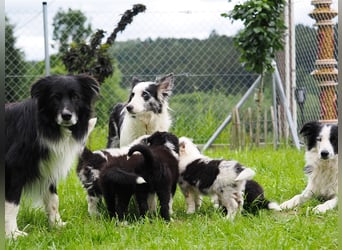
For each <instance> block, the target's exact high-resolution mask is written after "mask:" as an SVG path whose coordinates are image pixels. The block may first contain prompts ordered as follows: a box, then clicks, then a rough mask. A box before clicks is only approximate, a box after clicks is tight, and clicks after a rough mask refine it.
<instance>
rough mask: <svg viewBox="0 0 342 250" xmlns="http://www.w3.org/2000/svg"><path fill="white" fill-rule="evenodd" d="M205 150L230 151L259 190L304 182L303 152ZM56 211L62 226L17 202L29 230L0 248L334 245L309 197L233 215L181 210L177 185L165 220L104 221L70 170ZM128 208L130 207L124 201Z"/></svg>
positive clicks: (331, 227)
mask: <svg viewBox="0 0 342 250" xmlns="http://www.w3.org/2000/svg"><path fill="white" fill-rule="evenodd" d="M206 154H207V155H209V156H211V157H217V158H221V157H224V158H230V159H236V160H239V161H240V162H241V163H243V164H245V165H247V166H250V167H252V168H253V169H255V170H256V171H257V175H256V177H255V179H256V180H257V181H258V182H260V183H261V184H262V185H263V186H264V189H265V194H266V196H267V197H268V198H269V199H271V200H275V201H278V202H282V201H284V200H286V199H289V198H291V197H292V196H293V195H295V194H298V193H299V192H301V191H302V190H303V188H304V187H305V178H304V175H303V172H302V168H303V166H304V160H303V152H302V151H301V152H299V151H297V150H296V149H293V148H283V149H279V150H277V151H274V150H273V149H271V148H258V149H253V150H245V151H239V152H237V151H230V150H229V149H228V148H219V149H215V150H213V149H210V150H208V152H207V153H206ZM59 198H60V213H61V216H62V218H63V219H64V220H65V221H67V222H68V224H67V225H66V227H64V228H50V227H49V226H48V222H47V219H46V216H45V214H44V212H43V211H41V210H37V209H31V208H29V207H28V205H26V204H23V205H22V206H21V210H20V212H19V218H18V225H19V228H20V229H23V228H24V227H25V225H27V224H29V226H28V227H26V228H25V231H26V232H28V233H29V236H28V237H25V238H19V239H18V240H17V241H9V240H7V241H6V248H7V249H25V250H27V249H72V250H74V249H295V250H297V249H337V246H338V240H337V238H338V237H337V234H338V230H337V223H338V212H337V210H334V211H329V212H327V213H326V214H324V215H315V214H312V213H311V212H310V211H311V210H310V208H312V207H313V206H315V205H316V204H318V201H315V200H312V201H310V202H308V203H306V204H305V205H302V206H300V207H299V208H297V209H296V210H295V211H286V212H271V211H266V210H262V211H260V213H259V214H258V215H257V216H251V215H247V216H245V215H238V216H237V217H236V218H235V221H234V222H232V223H231V222H229V221H227V220H225V219H224V218H223V215H222V214H221V212H220V211H217V210H215V209H214V208H213V207H212V206H211V203H210V201H209V199H208V198H205V199H204V203H203V206H202V207H201V209H200V210H199V211H197V212H196V213H195V214H192V215H187V214H186V213H185V201H184V198H183V196H182V194H181V193H180V191H179V190H178V191H177V193H176V196H175V201H174V214H173V216H172V217H173V221H172V222H170V223H166V222H164V221H163V220H162V219H160V218H158V217H150V218H145V219H134V217H130V218H128V223H127V224H124V223H117V222H116V221H114V220H113V221H111V220H109V219H108V217H107V216H106V215H105V213H104V215H103V216H102V217H100V218H90V217H89V215H88V212H87V202H86V193H85V191H84V190H83V189H82V187H81V184H80V181H79V180H78V179H77V177H76V174H75V170H73V171H72V172H71V173H70V175H69V176H68V178H67V180H65V181H63V182H61V183H60V185H59ZM130 211H131V212H132V213H134V211H135V206H134V205H132V206H131V207H130Z"/></svg>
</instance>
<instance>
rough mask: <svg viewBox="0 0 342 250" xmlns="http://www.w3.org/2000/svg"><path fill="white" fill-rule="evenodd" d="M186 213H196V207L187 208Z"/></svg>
mask: <svg viewBox="0 0 342 250" xmlns="http://www.w3.org/2000/svg"><path fill="white" fill-rule="evenodd" d="M186 213H187V214H193V213H195V209H188V210H186Z"/></svg>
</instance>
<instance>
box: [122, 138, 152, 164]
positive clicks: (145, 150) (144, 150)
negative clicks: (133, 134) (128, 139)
mask: <svg viewBox="0 0 342 250" xmlns="http://www.w3.org/2000/svg"><path fill="white" fill-rule="evenodd" d="M134 152H140V153H141V154H142V155H143V157H144V160H145V164H144V165H145V166H146V167H151V166H152V168H153V166H154V157H153V154H152V151H151V150H150V149H149V147H148V146H146V145H143V144H137V145H134V146H132V147H131V148H130V149H129V151H128V154H127V155H128V156H129V157H130V156H132V154H133V153H134Z"/></svg>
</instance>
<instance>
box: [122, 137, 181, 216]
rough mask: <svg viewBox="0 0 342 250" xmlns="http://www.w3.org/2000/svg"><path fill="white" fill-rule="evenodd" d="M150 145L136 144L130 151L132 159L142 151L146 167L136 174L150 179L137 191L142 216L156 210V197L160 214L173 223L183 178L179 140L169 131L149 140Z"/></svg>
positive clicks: (147, 140) (139, 169)
mask: <svg viewBox="0 0 342 250" xmlns="http://www.w3.org/2000/svg"><path fill="white" fill-rule="evenodd" d="M146 142H147V145H143V144H137V145H134V146H133V147H131V148H130V150H129V152H128V156H130V157H133V156H135V154H134V153H135V152H140V153H141V155H142V157H143V159H144V164H143V166H142V167H140V168H138V169H136V171H135V172H136V173H137V174H138V175H139V176H141V177H143V178H144V180H146V184H143V185H140V186H139V187H138V188H137V190H136V198H137V202H138V205H139V210H140V215H142V216H143V215H145V214H146V212H147V211H148V209H150V210H155V209H156V208H155V203H154V202H155V199H154V195H155V194H156V195H157V197H158V200H159V205H160V215H161V217H162V218H164V219H165V220H167V221H169V220H170V214H172V204H173V196H174V195H175V192H176V188H177V182H178V177H179V170H178V157H179V142H178V138H177V137H176V136H175V135H173V134H171V133H168V132H155V133H153V134H152V135H151V136H150V137H148V138H147V139H146Z"/></svg>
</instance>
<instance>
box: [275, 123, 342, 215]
mask: <svg viewBox="0 0 342 250" xmlns="http://www.w3.org/2000/svg"><path fill="white" fill-rule="evenodd" d="M300 134H302V135H303V136H304V140H305V144H306V151H305V162H306V163H305V167H304V173H305V174H306V176H307V177H308V183H307V186H306V188H305V189H304V191H303V192H302V193H301V194H298V195H295V196H294V197H293V198H292V199H290V200H288V201H285V202H284V203H282V204H281V205H280V207H281V208H282V209H291V208H294V207H296V206H299V205H300V204H302V203H304V202H306V201H308V200H309V199H311V198H312V197H316V198H319V199H320V200H323V201H324V203H322V204H319V205H317V206H316V207H314V208H313V212H314V213H325V212H326V211H328V210H331V209H334V208H335V207H336V206H337V201H338V198H337V192H338V126H337V125H335V124H322V123H320V122H317V121H312V122H308V123H306V124H304V126H303V128H302V129H301V131H300Z"/></svg>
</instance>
